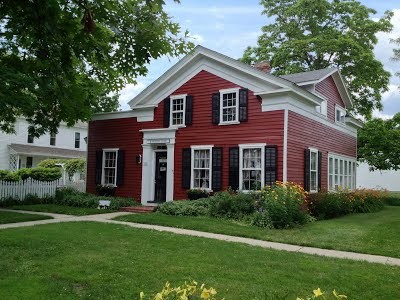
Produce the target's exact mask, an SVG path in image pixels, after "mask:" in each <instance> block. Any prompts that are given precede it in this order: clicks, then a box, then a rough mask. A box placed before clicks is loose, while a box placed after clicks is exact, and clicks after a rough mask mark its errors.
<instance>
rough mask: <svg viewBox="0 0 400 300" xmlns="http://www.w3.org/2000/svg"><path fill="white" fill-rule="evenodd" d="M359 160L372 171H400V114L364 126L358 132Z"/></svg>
mask: <svg viewBox="0 0 400 300" xmlns="http://www.w3.org/2000/svg"><path fill="white" fill-rule="evenodd" d="M358 159H359V160H360V161H364V162H367V163H368V164H369V165H370V168H371V169H372V170H390V169H392V170H400V113H397V114H396V115H394V117H393V118H392V119H389V120H382V119H379V118H375V119H371V120H369V121H367V122H366V123H365V124H364V127H363V128H362V129H360V130H359V131H358Z"/></svg>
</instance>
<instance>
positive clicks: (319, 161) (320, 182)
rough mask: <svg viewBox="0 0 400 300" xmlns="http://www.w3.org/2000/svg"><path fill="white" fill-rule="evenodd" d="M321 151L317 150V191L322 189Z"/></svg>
mask: <svg viewBox="0 0 400 300" xmlns="http://www.w3.org/2000/svg"><path fill="white" fill-rule="evenodd" d="M321 174H322V152H321V151H318V191H319V192H320V191H321V189H322V177H321Z"/></svg>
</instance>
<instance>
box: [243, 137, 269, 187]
mask: <svg viewBox="0 0 400 300" xmlns="http://www.w3.org/2000/svg"><path fill="white" fill-rule="evenodd" d="M266 145H267V144H266V143H255V144H239V145H238V146H239V190H240V191H243V192H248V191H249V190H243V150H245V149H261V187H260V188H263V187H264V185H265V146H266Z"/></svg>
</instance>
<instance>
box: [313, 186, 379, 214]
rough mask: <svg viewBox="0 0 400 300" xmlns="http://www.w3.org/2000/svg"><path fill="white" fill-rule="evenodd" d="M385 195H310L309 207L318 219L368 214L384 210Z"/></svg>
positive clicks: (376, 192) (360, 192) (363, 192)
mask: <svg viewBox="0 0 400 300" xmlns="http://www.w3.org/2000/svg"><path fill="white" fill-rule="evenodd" d="M384 199H385V193H384V192H383V191H379V190H371V189H357V190H354V191H347V190H339V191H337V192H320V193H315V194H310V196H309V197H308V199H307V206H308V208H309V210H310V212H311V214H312V215H313V216H314V217H316V218H317V219H320V220H321V219H331V218H336V217H340V216H343V215H347V214H350V213H368V212H376V211H379V210H381V209H383V206H384Z"/></svg>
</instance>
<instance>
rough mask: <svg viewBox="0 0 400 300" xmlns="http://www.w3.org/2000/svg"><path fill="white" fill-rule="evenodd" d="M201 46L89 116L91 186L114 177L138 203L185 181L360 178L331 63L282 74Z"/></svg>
mask: <svg viewBox="0 0 400 300" xmlns="http://www.w3.org/2000/svg"><path fill="white" fill-rule="evenodd" d="M268 71H269V67H268V64H266V63H261V64H258V65H256V66H249V65H246V64H243V63H241V62H238V61H237V60H235V59H232V58H229V57H227V56H225V55H222V54H220V53H217V52H214V51H211V50H209V49H206V48H204V47H201V46H197V47H196V48H195V50H194V51H193V52H192V53H190V54H188V55H187V56H186V57H184V58H183V59H182V60H181V61H179V62H178V63H177V64H176V65H175V66H173V67H172V68H171V69H169V70H168V71H167V72H166V73H165V74H164V75H162V76H161V77H160V78H158V79H157V80H156V81H155V82H153V83H152V84H151V85H150V86H148V87H147V88H146V89H145V90H144V91H143V92H141V93H140V94H139V95H138V96H137V97H135V98H134V99H133V100H131V101H130V103H129V104H130V106H131V110H129V111H122V112H114V113H105V114H98V115H96V116H95V117H94V118H93V120H92V121H91V122H90V123H89V134H88V164H87V191H88V192H95V188H96V185H97V184H111V185H115V186H116V195H118V196H128V197H134V198H136V199H137V200H138V201H141V203H142V204H143V205H146V204H151V203H154V202H163V201H172V200H177V199H186V198H187V190H188V189H191V188H201V189H206V190H210V191H220V190H224V189H227V188H228V187H229V186H230V187H231V188H233V189H238V190H243V191H246V190H250V189H255V188H259V187H260V186H264V185H269V184H272V183H274V182H275V181H276V180H280V181H284V182H285V181H294V182H297V183H299V184H302V185H304V187H305V188H306V190H308V191H310V192H316V191H318V190H320V189H329V190H335V189H337V188H338V187H339V186H341V187H347V188H350V189H352V188H354V187H355V186H356V182H355V180H356V176H355V172H356V153H357V128H358V127H360V126H361V125H362V124H361V123H360V122H359V121H357V120H356V119H354V118H352V117H350V116H346V110H347V109H349V108H350V107H351V105H352V101H351V99H350V96H349V93H348V91H347V89H346V86H345V84H344V82H343V79H342V77H341V75H340V72H339V71H338V70H337V69H335V68H329V69H323V70H318V71H311V72H304V73H298V74H292V75H286V76H281V77H278V76H274V75H271V74H269V73H268Z"/></svg>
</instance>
